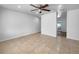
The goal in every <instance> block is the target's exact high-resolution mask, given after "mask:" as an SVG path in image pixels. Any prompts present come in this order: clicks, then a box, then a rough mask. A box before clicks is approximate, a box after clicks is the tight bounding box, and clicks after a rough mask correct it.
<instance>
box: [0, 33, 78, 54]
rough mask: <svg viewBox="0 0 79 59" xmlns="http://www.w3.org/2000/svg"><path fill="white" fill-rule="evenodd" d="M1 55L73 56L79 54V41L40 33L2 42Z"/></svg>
mask: <svg viewBox="0 0 79 59" xmlns="http://www.w3.org/2000/svg"><path fill="white" fill-rule="evenodd" d="M0 53H6V54H9V53H10V54H15V53H16V54H26V53H27V54H52V53H55V54H59V53H61V54H62V53H63V54H72V53H79V41H76V40H70V39H66V38H64V37H57V38H54V37H51V36H47V35H41V34H40V33H37V34H33V35H29V36H23V37H19V38H15V39H12V40H7V41H4V42H0Z"/></svg>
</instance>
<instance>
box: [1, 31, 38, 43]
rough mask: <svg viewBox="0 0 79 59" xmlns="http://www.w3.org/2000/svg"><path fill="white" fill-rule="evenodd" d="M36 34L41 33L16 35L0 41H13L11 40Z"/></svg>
mask: <svg viewBox="0 0 79 59" xmlns="http://www.w3.org/2000/svg"><path fill="white" fill-rule="evenodd" d="M35 33H39V32H34V33H28V34H27V33H22V34H19V35H15V36H13V37H10V38H7V39H3V40H0V42H3V41H7V40H11V39H15V38H19V37H22V36H27V35H31V34H35Z"/></svg>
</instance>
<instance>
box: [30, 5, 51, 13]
mask: <svg viewBox="0 0 79 59" xmlns="http://www.w3.org/2000/svg"><path fill="white" fill-rule="evenodd" d="M30 6H32V7H35V8H36V9H33V10H31V11H36V10H38V11H39V13H42V11H48V12H49V11H50V10H49V9H46V7H48V6H49V5H48V4H45V5H42V4H39V5H37V6H36V5H33V4H30Z"/></svg>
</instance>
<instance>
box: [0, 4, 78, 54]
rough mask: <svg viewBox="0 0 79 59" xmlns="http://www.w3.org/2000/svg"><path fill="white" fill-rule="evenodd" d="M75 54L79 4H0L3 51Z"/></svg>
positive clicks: (0, 44)
mask: <svg viewBox="0 0 79 59" xmlns="http://www.w3.org/2000/svg"><path fill="white" fill-rule="evenodd" d="M73 53H75V54H78V53H79V4H0V54H73Z"/></svg>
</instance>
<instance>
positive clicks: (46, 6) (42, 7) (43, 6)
mask: <svg viewBox="0 0 79 59" xmlns="http://www.w3.org/2000/svg"><path fill="white" fill-rule="evenodd" d="M47 6H48V4H45V5H44V6H41V7H40V9H41V8H45V7H47Z"/></svg>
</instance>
